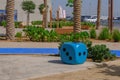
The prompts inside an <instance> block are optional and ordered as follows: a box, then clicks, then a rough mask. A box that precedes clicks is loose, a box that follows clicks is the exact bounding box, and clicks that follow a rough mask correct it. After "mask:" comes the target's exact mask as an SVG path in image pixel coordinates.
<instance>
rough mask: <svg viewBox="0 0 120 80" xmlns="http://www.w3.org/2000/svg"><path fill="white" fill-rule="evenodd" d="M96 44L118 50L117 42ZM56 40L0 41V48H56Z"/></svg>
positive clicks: (119, 46) (118, 44) (57, 44)
mask: <svg viewBox="0 0 120 80" xmlns="http://www.w3.org/2000/svg"><path fill="white" fill-rule="evenodd" d="M96 44H105V45H106V46H107V47H108V48H110V49H111V50H120V43H119V42H116V43H115V42H94V43H93V45H96ZM58 46H59V43H58V42H9V41H0V48H58Z"/></svg>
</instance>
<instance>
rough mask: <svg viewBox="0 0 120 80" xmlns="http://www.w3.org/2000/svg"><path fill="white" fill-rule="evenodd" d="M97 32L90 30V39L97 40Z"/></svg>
mask: <svg viewBox="0 0 120 80" xmlns="http://www.w3.org/2000/svg"><path fill="white" fill-rule="evenodd" d="M96 36H97V35H96V30H95V29H94V28H92V29H90V38H93V39H95V38H96Z"/></svg>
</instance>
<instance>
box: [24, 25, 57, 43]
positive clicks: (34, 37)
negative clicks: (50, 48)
mask: <svg viewBox="0 0 120 80" xmlns="http://www.w3.org/2000/svg"><path fill="white" fill-rule="evenodd" d="M24 32H25V34H26V36H27V37H28V38H29V39H30V40H31V41H42V42H44V41H49V42H51V41H57V40H58V38H57V36H58V35H57V33H56V32H55V31H53V30H51V31H48V30H45V29H44V28H41V27H37V26H27V27H26V28H25V29H24Z"/></svg>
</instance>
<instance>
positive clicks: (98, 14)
mask: <svg viewBox="0 0 120 80" xmlns="http://www.w3.org/2000/svg"><path fill="white" fill-rule="evenodd" d="M100 13H101V0H98V7H97V23H96V29H98V28H99V27H100Z"/></svg>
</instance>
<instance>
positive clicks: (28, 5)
mask: <svg viewBox="0 0 120 80" xmlns="http://www.w3.org/2000/svg"><path fill="white" fill-rule="evenodd" d="M35 7H36V5H35V3H34V2H33V1H31V0H25V1H23V2H22V9H23V10H24V11H26V13H27V25H29V22H30V13H34V10H35Z"/></svg>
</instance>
